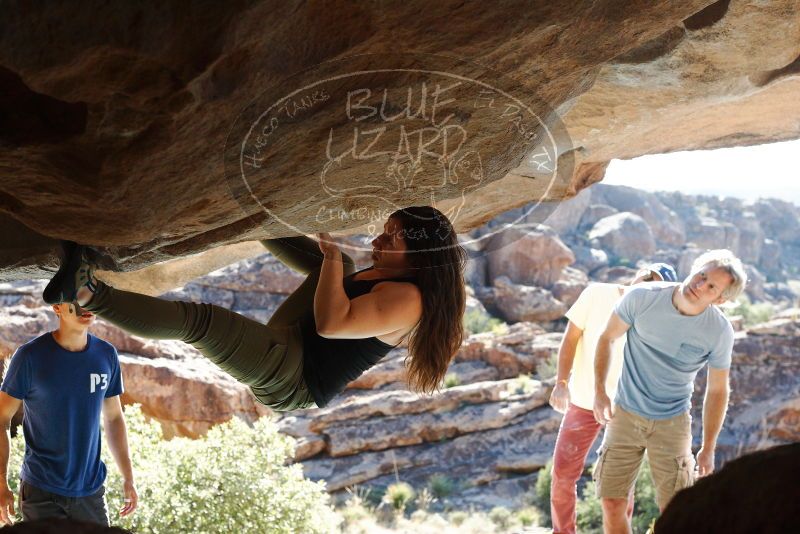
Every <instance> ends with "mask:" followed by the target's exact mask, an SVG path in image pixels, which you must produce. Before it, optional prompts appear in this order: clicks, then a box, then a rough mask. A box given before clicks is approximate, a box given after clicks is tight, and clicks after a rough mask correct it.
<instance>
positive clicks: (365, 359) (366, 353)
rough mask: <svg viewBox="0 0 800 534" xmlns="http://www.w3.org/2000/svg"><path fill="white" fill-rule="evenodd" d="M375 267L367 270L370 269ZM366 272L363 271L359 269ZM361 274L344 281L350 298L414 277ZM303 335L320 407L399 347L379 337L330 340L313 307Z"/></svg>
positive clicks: (307, 374)
mask: <svg viewBox="0 0 800 534" xmlns="http://www.w3.org/2000/svg"><path fill="white" fill-rule="evenodd" d="M370 269H372V268H371V267H370V268H369V269H364V271H368V270H370ZM359 272H363V271H359ZM356 274H358V273H353V274H351V275H350V276H346V277H345V278H344V280H343V285H344V292H345V293H346V294H347V298H349V299H351V300H352V299H354V298H356V297H360V296H361V295H366V294H367V293H369V292H370V291H372V288H373V287H374V286H375V284H379V283H381V282H412V283H413V281H414V278H413V277H405V278H382V279H380V280H353V277H354V276H355V275H356ZM300 331H301V332H302V335H303V378H304V379H305V381H306V386H307V387H308V391H309V392H310V393H311V396H312V397H314V401H315V402H316V403H317V406H319V407H320V408H322V407H324V406H325V405H327V404H328V402H330V400H331V399H332V398H333V397H335V396H336V395H337V394H339V393H341V392H342V391H343V390H344V388H345V387H346V386H347V384H349V383H350V382H352V381H353V380H355V379H356V378H358V377H359V376H361V374H362V373H363V372H364V371H366V370H367V369H369V368H370V367H372V366H373V365H375V364H376V363H378V362H379V361H380V360H381V359H382V358H383V357H384V356H386V354H388V353H389V351H390V350H392V349H393V348H394V347H395V346H396V345H395V346H393V345H389V344H388V343H384V342H383V341H381V340H380V339H378V338H376V337H368V338H364V339H328V338H324V337H322V336H320V335H319V334H317V324H316V321H315V320H314V309H313V307H312V309H311V310H309V311H308V312H307V313H306V314H305V315H304V316H303V318H302V319H301V320H300Z"/></svg>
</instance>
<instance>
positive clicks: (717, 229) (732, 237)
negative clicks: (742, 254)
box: [687, 217, 739, 254]
mask: <svg viewBox="0 0 800 534" xmlns="http://www.w3.org/2000/svg"><path fill="white" fill-rule="evenodd" d="M687 238H688V239H689V240H691V242H692V243H694V244H695V246H697V247H699V248H701V249H708V250H712V249H717V248H727V249H729V250H730V251H732V252H733V253H734V254H738V249H739V230H738V228H736V227H735V226H734V225H733V224H731V223H727V222H720V221H718V220H716V219H714V218H712V217H701V218H700V224H699V225H697V226H693V227H690V228H689V232H688V236H687Z"/></svg>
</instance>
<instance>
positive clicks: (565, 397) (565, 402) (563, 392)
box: [550, 380, 569, 413]
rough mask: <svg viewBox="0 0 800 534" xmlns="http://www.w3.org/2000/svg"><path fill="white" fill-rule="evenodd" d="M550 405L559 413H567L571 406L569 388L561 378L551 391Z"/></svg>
mask: <svg viewBox="0 0 800 534" xmlns="http://www.w3.org/2000/svg"><path fill="white" fill-rule="evenodd" d="M550 406H552V407H553V409H554V410H555V411H557V412H558V413H567V408H568V407H569V388H568V387H567V383H566V382H565V381H563V380H559V381H558V383H557V384H556V387H554V388H553V392H552V393H550Z"/></svg>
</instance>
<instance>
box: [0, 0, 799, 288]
mask: <svg viewBox="0 0 800 534" xmlns="http://www.w3.org/2000/svg"><path fill="white" fill-rule="evenodd" d="M4 7H5V9H4V16H3V17H2V18H1V19H0V87H2V94H3V97H2V100H0V166H1V167H2V169H3V171H4V172H3V173H2V175H0V250H2V255H0V278H1V279H4V280H12V279H27V278H36V277H46V276H48V275H49V274H51V273H52V270H53V268H54V266H55V253H54V250H55V240H57V239H72V240H76V241H80V242H83V243H87V244H92V245H95V246H97V247H100V248H101V249H102V250H103V252H105V253H106V254H107V255H108V261H107V265H105V267H106V268H108V269H109V270H112V271H131V270H135V269H140V268H144V267H147V266H149V265H152V264H154V263H157V262H163V261H166V260H170V259H176V258H184V257H187V256H189V255H191V254H194V253H198V252H202V251H206V250H209V249H211V248H214V247H219V246H220V245H227V244H236V243H240V242H243V241H247V240H253V239H256V238H260V237H265V236H268V235H288V234H293V233H297V232H298V231H302V232H314V231H317V230H320V229H322V228H324V229H326V230H345V231H348V232H355V231H361V232H365V233H368V232H367V230H368V229H369V225H370V224H374V222H375V221H376V220H378V219H380V218H382V216H383V215H384V214H385V213H384V212H385V211H386V210H387V209H388V208H390V207H392V206H396V205H402V204H419V203H423V202H424V203H430V202H432V201H435V202H438V203H440V204H441V206H442V207H443V209H446V210H448V211H449V212H450V213H451V214H453V217H454V219H455V220H456V224H457V226H458V228H459V229H460V230H466V229H470V228H474V227H477V226H479V225H480V224H482V223H484V222H486V221H488V220H489V219H490V218H491V217H493V216H494V215H496V214H498V213H501V212H504V211H506V210H508V209H511V208H515V207H518V206H522V205H525V204H528V203H530V202H531V201H538V200H545V201H548V200H549V201H557V200H560V199H563V198H565V197H568V196H570V195H574V194H575V193H576V192H577V191H578V190H580V189H582V188H583V187H585V186H586V185H588V184H590V183H593V182H596V181H598V180H600V179H601V178H602V176H603V173H604V169H605V166H606V165H607V163H608V161H609V160H610V159H612V158H615V157H616V158H630V157H634V156H638V155H641V154H649V153H656V152H666V151H672V150H685V149H698V148H712V147H721V146H734V145H744V144H755V143H764V142H768V141H776V140H786V139H793V138H796V137H798V135H799V134H800V131H798V123H797V120H796V117H797V116H798V112H800V100H798V99H797V98H795V96H796V94H797V92H798V88H799V87H800V80H798V78H797V74H798V60H797V58H798V55H799V54H800V48H799V47H798V42H800V11H799V10H800V7H798V5H797V3H796V2H795V1H794V0H773V1H771V2H756V1H753V0H718V1H717V2H713V3H712V2H710V1H709V0H690V1H685V2H672V1H669V0H656V1H653V0H636V1H632V2H625V3H624V4H623V3H619V2H615V1H613V0H600V1H596V2H592V3H591V4H590V5H588V6H587V5H585V4H581V3H573V2H560V3H547V2H535V3H530V2H527V1H522V0H519V1H513V2H509V3H505V4H503V6H502V7H495V8H492V9H486V8H485V6H483V5H482V4H479V3H470V2H467V3H464V2H456V1H447V2H437V3H435V4H431V3H429V2H422V1H421V0H417V1H414V0H411V1H404V2H390V3H385V2H383V3H380V4H354V3H352V2H340V1H333V2H321V1H319V2H318V1H310V2H300V1H299V0H298V1H295V2H291V3H290V4H287V3H284V2H277V1H268V2H260V3H255V4H253V3H249V2H239V1H234V2H225V3H217V4H203V5H202V7H200V6H194V7H191V6H189V7H187V6H178V5H164V4H162V3H156V2H145V3H131V4H113V5H112V4H107V3H104V2H99V1H93V0H84V1H82V2H80V3H79V4H78V5H76V4H73V3H69V4H67V3H64V4H58V3H55V4H54V3H41V4H37V5H36V6H28V5H24V3H23V2H11V3H10V4H7V5H6V6H4ZM332 28H335V31H332V30H331V29H332ZM498 28H502V31H498ZM397 69H405V70H402V71H399V70H397ZM437 69H438V70H437ZM365 71H370V73H371V74H369V75H368V74H359V75H355V74H354V73H356V72H365ZM432 71H436V73H433V72H432ZM442 73H444V74H442ZM456 79H458V80H459V81H460V82H463V83H461V85H459V86H457V87H455V86H454V87H452V88H451V92H450V93H449V94H450V95H451V96H452V97H453V99H452V100H448V99H447V98H446V95H445V90H446V88H447V87H450V86H449V85H448V83H451V82H452V83H455V82H453V80H456ZM460 82H459V83H460ZM423 84H425V85H424V87H425V93H424V94H425V96H426V99H425V100H424V104H423V100H422V98H421V97H422V94H423ZM437 84H438V85H437ZM481 84H483V85H481ZM487 85H488V86H491V87H487ZM305 89H307V90H305ZM382 89H385V90H386V91H387V92H386V94H387V95H389V96H388V100H387V102H388V105H384V104H382V94H384V93H383V91H382ZM483 90H487V91H488V93H487V92H484V93H481V91H483ZM409 91H410V92H409ZM437 91H438V92H437ZM354 95H355V97H357V98H360V99H358V100H353V99H352V98H351V97H352V96H354ZM409 95H410V98H411V99H412V105H411V106H406V102H407V101H408V98H409ZM361 97H363V98H361ZM437 97H438V100H437ZM346 102H349V103H348V104H346V105H345V103H346ZM476 102H477V103H478V104H480V105H475V104H476ZM273 104H274V105H273ZM350 104H352V105H350ZM348 106H349V107H348ZM381 106H382V108H381V112H380V113H381V114H378V113H379V112H378V109H379V107H381ZM437 106H438V108H439V109H438V111H439V120H438V121H437V119H436V118H435V117H434V113H433V110H434V108H436V107H437ZM423 108H424V109H423ZM512 108H514V109H516V111H514V109H512ZM412 109H413V111H414V113H418V114H417V115H414V113H412V112H411V111H410V110H412ZM270 110H271V111H270ZM373 111H374V113H373ZM266 112H269V113H272V115H270V114H269V113H267V114H266V115H262V113H266ZM425 112H427V113H425ZM403 113H406V115H403ZM410 115H414V116H413V117H411V116H410ZM278 116H280V121H279V122H280V128H278V126H279V125H278V124H277V123H274V122H273V120H272V119H276V120H277V119H278ZM398 117H400V118H399V119H398ZM445 117H447V118H448V119H449V121H450V122H447V123H446V124H445V121H444V118H445ZM556 117H560V120H556ZM390 119H391V120H390ZM363 121H366V122H363ZM370 121H372V122H370ZM368 123H369V125H370V126H369V128H367V127H364V128H361V126H360V125H364V124H368ZM380 123H383V126H387V125H389V126H392V128H389V130H386V132H387V134H386V135H385V136H383V137H382V139H381V140H380V141H379V142H378V140H377V138H375V139H372V138H371V137H369V136H368V135H367V132H368V131H370V132H372V133H371V134H370V135H373V136H374V135H375V134H376V132H378V131H379V130H378V129H377V128H379V127H382V126H381V124H380ZM389 123H391V124H389ZM250 126H254V127H256V128H255V130H253V131H254V132H256V135H253V136H249V134H250V133H251V130H250V129H249V128H250ZM399 126H403V127H407V129H405V130H404V129H401V128H400V127H399ZM446 127H452V128H451V129H447V128H446ZM354 128H355V130H356V132H357V134H358V135H357V136H356V137H357V138H358V139H357V140H356V141H358V140H359V139H360V140H361V141H362V142H363V143H366V144H367V145H369V143H371V142H372V141H375V145H374V147H373V146H372V145H369V146H370V147H372V148H374V149H375V154H378V153H379V152H380V150H383V149H385V150H384V153H381V154H383V155H380V154H378V157H376V158H371V157H367V153H366V152H365V151H362V150H360V149H359V148H355V147H354V148H352V150H350V149H349V148H348V143H349V142H351V141H352V134H353V131H354ZM370 128H371V130H370ZM431 128H432V129H431ZM459 128H460V130H459ZM380 131H383V130H380ZM258 132H260V135H258ZM275 132H279V133H277V134H276V135H274V136H272V137H270V136H271V135H272V134H273V133H275ZM331 132H333V133H335V134H336V135H335V136H333V137H329V134H330V133H331ZM409 132H411V133H409ZM444 132H451V133H452V132H460V133H461V135H462V137H463V139H462V140H463V141H464V142H463V146H462V145H458V146H459V148H461V151H460V152H458V154H454V153H452V152H449V153H447V154H445V153H444V152H443V151H442V149H443V146H441V145H443V144H447V142H446V141H444V140H445V138H446V136H445V134H444ZM362 134H363V135H362ZM426 134H430V135H432V136H434V137H435V138H436V139H435V140H434V139H426V140H423V136H424V135H426ZM359 135H362V137H358V136H359ZM414 135H417V136H418V137H419V139H417V140H416V141H418V142H415V141H414V139H412V138H413V136H414ZM248 136H249V137H248ZM364 136H366V137H364ZM537 136H538V137H537ZM329 139H333V141H334V142H333V144H329V143H328V141H329ZM370 139H372V140H370ZM398 140H399V142H398ZM409 140H411V141H409ZM450 140H451V141H453V142H456V143H457V142H458V136H451V137H450ZM428 141H429V142H430V143H431V145H430V146H431V147H433V148H430V147H427V145H426V144H425V143H426V142H428ZM248 143H250V144H248ZM412 145H414V146H415V147H416V148H415V150H416V151H417V152H419V153H420V154H423V155H425V156H426V158H427V156H429V155H430V154H433V155H434V156H438V157H432V158H428V159H426V160H425V161H420V160H419V158H416V159H415V158H413V157H411V155H412V151H411V146H412ZM359 146H360V147H364V149H365V150H366V149H367V147H365V146H364V144H361V145H359ZM398 146H406V147H407V150H406V153H403V154H400V150H399V149H398ZM421 147H423V148H425V151H423V150H422V148H421ZM247 148H249V149H253V150H252V151H247V150H244V149H247ZM326 148H327V149H331V150H333V152H331V150H329V151H328V153H327V155H326ZM387 150H388V151H389V152H391V154H390V155H388V156H387V155H386V153H385V152H386V151H387ZM437 150H438V152H437ZM444 150H447V149H446V148H445V149H444ZM348 154H350V156H348ZM370 154H371V153H370ZM362 156H363V157H362ZM445 156H446V157H445ZM248 163H249V164H250V167H249V169H248V170H249V171H253V172H252V173H251V176H249V178H247V177H244V176H243V175H242V170H243V169H244V167H245V166H246V164H248ZM556 164H557V167H556ZM243 178H246V179H243ZM709 179H716V178H715V177H710V178H709ZM719 179H720V180H721V179H722V177H720V178H719ZM541 208H542V209H544V208H545V206H544V205H543V206H541ZM540 211H541V210H540ZM639 215H640V216H642V217H644V218H645V220H647V217H645V216H644V215H642V214H639ZM536 217H538V216H536ZM656 237H657V238H658V237H659V236H656ZM664 237H665V236H661V238H664ZM740 239H741V236H740ZM232 257H233V255H232V256H231V258H232ZM240 257H241V256H240ZM207 268H208V269H209V270H211V269H213V268H214V266H212V265H211V264H209V265H208V266H207ZM173 274H175V273H173ZM180 274H181V271H180V270H178V273H177V275H176V276H175V279H174V280H175V284H176V285H180V283H182V282H186V281H188V280H189V279H190V278H193V277H194V276H196V275H197V272H196V270H193V269H191V268H189V267H188V266H187V267H186V271H185V273H184V274H183V276H180ZM139 276H141V277H142V279H141V280H140V284H141V286H147V285H148V284H151V279H150V278H151V277H158V276H159V275H158V274H157V273H153V272H149V273H144V274H141V275H139ZM161 289H164V288H163V287H162V288H161Z"/></svg>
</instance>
